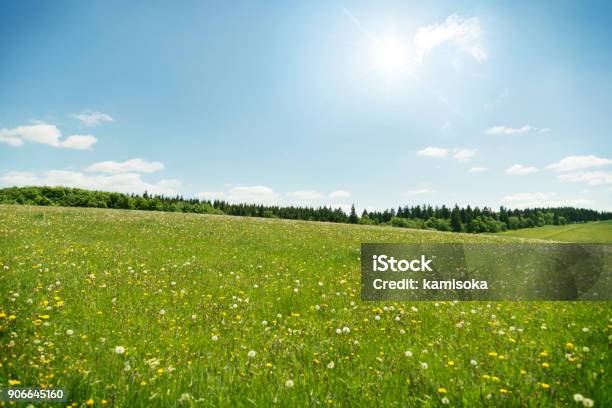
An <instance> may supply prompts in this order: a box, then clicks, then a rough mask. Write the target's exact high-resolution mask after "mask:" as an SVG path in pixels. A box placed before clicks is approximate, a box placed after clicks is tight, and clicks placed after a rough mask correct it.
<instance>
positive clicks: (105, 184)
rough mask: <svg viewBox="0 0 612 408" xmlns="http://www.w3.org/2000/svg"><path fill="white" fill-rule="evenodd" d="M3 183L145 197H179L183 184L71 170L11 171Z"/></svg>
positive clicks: (1, 181)
mask: <svg viewBox="0 0 612 408" xmlns="http://www.w3.org/2000/svg"><path fill="white" fill-rule="evenodd" d="M0 183H2V184H3V185H7V186H32V185H39V186H40V185H44V186H66V187H78V188H85V189H90V190H102V191H116V192H120V193H138V194H142V193H143V192H144V191H145V190H146V191H148V192H149V193H152V194H166V195H176V194H178V191H179V188H180V187H181V184H182V183H181V181H180V180H175V179H162V180H160V181H158V182H157V183H148V182H145V181H144V180H142V179H141V177H140V174H136V173H121V174H112V175H89V174H85V173H81V172H78V171H70V170H49V171H45V172H43V173H42V174H39V175H37V174H35V173H29V172H19V171H9V172H6V173H5V174H3V175H2V176H0Z"/></svg>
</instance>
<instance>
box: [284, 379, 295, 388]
mask: <svg viewBox="0 0 612 408" xmlns="http://www.w3.org/2000/svg"><path fill="white" fill-rule="evenodd" d="M293 385H294V384H293V380H291V379H290V380H287V381H285V387H287V388H291V387H293Z"/></svg>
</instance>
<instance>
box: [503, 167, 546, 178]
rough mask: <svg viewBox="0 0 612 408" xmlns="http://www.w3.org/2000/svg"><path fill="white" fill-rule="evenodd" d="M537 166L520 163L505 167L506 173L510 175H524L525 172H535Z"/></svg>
mask: <svg viewBox="0 0 612 408" xmlns="http://www.w3.org/2000/svg"><path fill="white" fill-rule="evenodd" d="M537 172H538V168H537V167H533V166H523V165H522V164H515V165H514V166H511V167H508V168H507V169H506V174H509V175H511V176H526V175H527V174H532V173H537Z"/></svg>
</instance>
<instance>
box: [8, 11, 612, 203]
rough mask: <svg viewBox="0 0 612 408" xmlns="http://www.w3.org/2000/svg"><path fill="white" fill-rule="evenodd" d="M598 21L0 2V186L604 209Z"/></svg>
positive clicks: (602, 50) (606, 76) (604, 122)
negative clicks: (57, 186) (62, 186)
mask: <svg viewBox="0 0 612 408" xmlns="http://www.w3.org/2000/svg"><path fill="white" fill-rule="evenodd" d="M219 3H222V2H219ZM610 21H612V5H610V4H609V3H607V2H605V1H600V2H597V1H590V2H587V3H584V2H570V1H550V2H532V1H513V2H505V1H504V2H491V1H428V2H416V1H414V2H413V1H375V2H374V1H372V2H361V1H358V2H353V1H343V2H337V1H320V2H318V1H304V2H287V3H286V4H282V3H279V2H264V1H260V2H254V1H248V2H232V3H231V5H230V4H215V3H213V2H210V3H208V2H201V1H181V2H179V3H176V2H150V1H147V2H139V1H134V2H120V1H91V2H77V1H30V0H24V1H12V2H1V3H0V38H2V41H0V187H1V186H13V185H19V186H21V185H66V186H75V187H83V188H91V189H99V190H105V191H121V192H136V193H142V192H144V191H145V190H147V191H149V192H150V193H163V194H167V195H175V194H181V195H183V196H185V197H199V198H207V199H214V198H222V199H225V200H229V201H233V202H261V203H266V204H272V203H274V204H283V205H286V204H299V205H313V206H318V205H333V206H341V207H343V208H345V209H346V208H347V207H348V206H350V204H351V203H355V205H356V207H357V208H358V209H363V208H367V209H383V208H390V207H397V206H398V205H416V204H424V203H427V204H432V205H441V204H446V205H454V204H455V203H457V204H459V205H467V204H470V205H472V206H480V207H482V206H491V207H498V206H500V205H504V206H507V207H526V206H531V207H532V206H557V205H572V206H579V207H589V208H596V209H607V210H612V200H611V198H612V141H611V140H612V137H611V133H610V132H611V130H610V129H611V127H612V126H611V125H612V114H611V112H612V110H611V107H612V75H611V71H610V67H612V43H611V42H610V38H612V24H610Z"/></svg>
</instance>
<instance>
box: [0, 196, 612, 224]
mask: <svg viewBox="0 0 612 408" xmlns="http://www.w3.org/2000/svg"><path fill="white" fill-rule="evenodd" d="M0 204H25V205H42V206H62V207H95V208H115V209H126V210H145V211H167V212H185V213H198V214H226V215H235V216H244V217H262V218H282V219H290V220H308V221H326V222H336V223H350V224H365V225H391V226H394V227H400V228H418V229H435V230H439V231H454V232H470V233H481V232H498V231H505V230H508V229H519V228H533V227H541V226H543V225H564V224H568V223H582V222H587V221H600V220H608V219H612V212H604V211H596V210H591V209H586V208H574V207H554V208H527V209H507V208H505V207H500V209H499V210H498V211H494V210H493V209H491V208H489V207H483V208H479V207H473V208H472V207H471V206H469V205H468V206H467V207H459V206H457V205H455V206H454V207H452V208H450V207H447V206H445V205H442V206H441V207H439V206H435V207H433V206H431V205H416V206H412V207H409V206H404V207H398V208H397V210H396V209H387V210H384V211H367V210H364V211H363V213H362V214H361V216H359V215H357V213H356V211H355V206H354V205H353V206H352V207H351V210H350V212H349V213H348V214H347V213H346V212H345V211H343V210H342V209H341V208H333V207H331V206H329V207H328V206H320V207H299V206H277V205H262V204H246V203H241V204H235V203H229V202H227V201H224V200H212V201H211V200H200V199H197V198H183V196H180V195H177V196H174V197H169V196H165V195H157V194H156V195H151V194H149V193H148V192H146V191H145V192H144V194H142V195H139V194H123V193H110V192H104V191H92V190H85V189H80V188H69V187H10V188H4V189H0Z"/></svg>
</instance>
